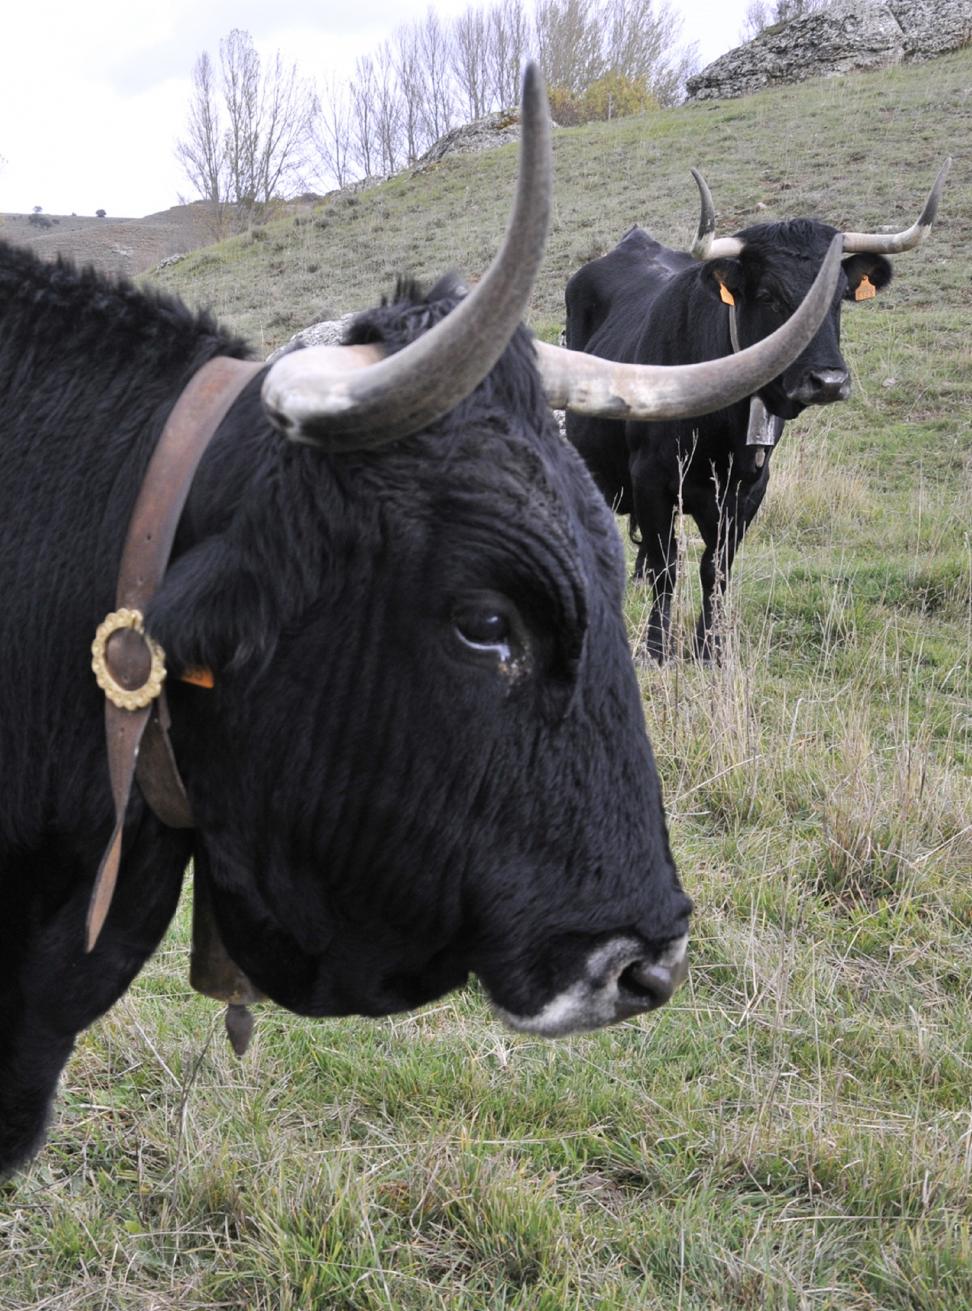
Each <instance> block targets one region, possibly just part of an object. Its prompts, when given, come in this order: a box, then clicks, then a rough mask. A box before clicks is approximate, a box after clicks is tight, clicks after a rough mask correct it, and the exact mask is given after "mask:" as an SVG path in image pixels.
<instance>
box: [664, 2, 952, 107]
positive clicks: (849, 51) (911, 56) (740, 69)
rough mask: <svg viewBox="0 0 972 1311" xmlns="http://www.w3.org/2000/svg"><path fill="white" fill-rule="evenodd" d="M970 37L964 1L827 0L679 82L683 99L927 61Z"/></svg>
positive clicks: (737, 93) (740, 93) (721, 96)
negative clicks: (830, 1)
mask: <svg viewBox="0 0 972 1311" xmlns="http://www.w3.org/2000/svg"><path fill="white" fill-rule="evenodd" d="M970 41H972V0H835V3H833V4H831V5H828V6H827V8H826V9H820V10H817V11H816V12H815V13H812V14H806V15H804V17H802V18H795V19H793V20H792V22H789V23H778V24H776V25H775V26H774V27H769V28H766V30H765V31H763V32H761V33H760V34H759V36H757V37H756V38H755V40H753V41H750V42H749V43H748V44H747V45H744V46H740V47H739V48H738V49H737V50H730V51H729V53H728V54H726V55H722V56H721V57H720V58H719V59H717V60H716V61H715V62H714V63H712V64H709V65H708V67H707V68H704V69H703V70H702V72H701V73H698V74H696V76H695V77H691V78H689V80H688V82H687V83H686V89H687V91H688V97H689V99H690V100H725V99H730V98H732V97H733V96H744V95H749V94H750V93H751V92H753V91H759V90H761V89H762V88H763V87H767V86H778V85H780V84H781V83H787V82H804V81H806V80H807V79H809V78H813V77H833V76H837V75H839V74H842V73H850V72H856V71H859V70H863V69H870V68H886V67H888V66H889V65H892V64H898V63H901V62H902V61H912V60H921V59H932V58H934V57H935V56H937V55H941V54H944V53H945V52H946V51H948V50H957V49H958V48H959V47H960V46H963V45H967V44H968V43H969V42H970Z"/></svg>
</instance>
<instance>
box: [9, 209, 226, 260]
mask: <svg viewBox="0 0 972 1311" xmlns="http://www.w3.org/2000/svg"><path fill="white" fill-rule="evenodd" d="M31 219H33V222H32V221H31ZM38 220H41V221H40V222H38ZM0 237H3V238H5V239H6V240H7V241H14V242H17V243H18V244H20V245H24V246H31V247H33V249H34V250H36V251H37V253H38V255H40V256H41V257H42V258H44V259H54V258H55V257H56V256H57V255H64V256H66V257H67V258H68V259H71V260H73V261H74V262H75V263H76V264H93V265H94V267H95V268H96V269H98V270H99V271H100V272H102V273H116V274H117V273H122V274H126V275H127V276H129V277H133V276H134V275H135V274H137V273H144V272H145V271H146V270H148V269H153V268H156V267H157V266H158V265H159V264H160V263H161V261H162V260H164V259H166V258H168V257H169V256H171V255H181V254H185V253H186V252H187V251H190V250H198V249H199V247H200V246H208V245H210V244H211V243H212V242H213V241H215V240H216V238H217V234H216V230H215V224H214V222H213V215H212V207H211V206H210V205H209V204H208V203H207V202H206V201H203V200H200V201H196V202H195V203H194V204H192V205H175V206H173V208H172V209H166V210H162V211H161V212H160V213H158V214H149V215H147V217H145V218H140V219H139V218H110V217H109V218H103V219H99V218H88V217H86V216H85V217H81V216H79V215H77V214H43V215H28V214H3V215H2V216H0Z"/></svg>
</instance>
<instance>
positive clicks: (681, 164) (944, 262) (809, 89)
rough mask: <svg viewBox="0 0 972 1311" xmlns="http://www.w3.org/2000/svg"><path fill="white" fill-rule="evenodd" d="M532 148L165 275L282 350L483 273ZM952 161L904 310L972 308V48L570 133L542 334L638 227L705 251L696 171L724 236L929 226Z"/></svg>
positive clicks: (562, 157) (400, 188)
mask: <svg viewBox="0 0 972 1311" xmlns="http://www.w3.org/2000/svg"><path fill="white" fill-rule="evenodd" d="M516 154H517V148H516V147H515V146H512V145H511V146H504V147H501V148H499V149H497V150H491V151H489V152H487V153H485V154H481V155H474V156H456V157H450V158H447V159H444V160H443V161H442V162H441V163H439V164H437V165H434V166H433V167H431V168H429V169H427V170H426V171H424V172H422V173H415V174H402V175H399V176H398V177H395V178H392V179H390V180H389V181H387V182H384V183H382V184H381V185H379V186H376V187H374V188H373V189H371V190H368V191H365V192H362V193H361V194H359V195H343V196H337V197H334V198H329V199H327V200H325V201H324V202H322V203H320V204H318V205H316V206H313V207H311V208H309V209H308V210H307V212H305V213H303V214H297V215H294V216H292V217H291V218H289V219H287V220H286V221H284V222H278V223H274V224H270V225H268V226H267V227H266V228H263V229H258V230H256V231H254V232H252V233H251V234H249V235H246V236H242V237H238V238H234V239H233V240H230V241H227V242H224V243H222V244H221V245H219V246H213V247H211V248H209V249H207V250H203V251H198V252H197V253H196V254H194V255H191V256H190V257H189V258H188V259H186V260H182V261H180V262H179V263H178V264H176V265H174V266H172V267H170V268H166V269H165V270H164V271H163V272H162V273H160V274H158V275H152V276H153V277H154V278H155V279H156V280H157V281H158V282H160V283H161V284H162V285H164V286H166V287H169V288H171V289H173V290H175V291H178V292H180V293H181V294H183V295H184V296H186V297H187V298H188V299H189V300H191V301H193V302H196V303H205V304H207V305H210V306H212V307H213V308H214V309H215V310H216V312H217V313H218V314H219V315H220V316H221V317H222V318H223V319H225V320H226V321H227V322H228V323H229V324H231V325H232V326H233V327H235V328H236V329H237V330H240V331H242V332H244V333H245V334H246V335H248V336H249V337H250V338H251V340H252V341H253V343H254V346H255V347H256V349H258V350H260V351H269V350H271V349H272V348H274V347H276V346H278V345H280V344H281V343H282V342H283V341H285V340H286V339H287V338H288V337H289V336H290V335H291V333H293V332H294V331H296V330H297V329H298V328H301V327H303V326H305V325H306V324H308V323H312V322H315V321H317V320H319V319H323V318H335V317H338V316H339V315H340V314H342V313H344V312H346V311H349V310H355V309H360V308H362V307H363V306H365V305H368V304H371V303H373V302H374V301H376V300H377V299H379V298H380V297H381V295H383V294H387V293H388V292H389V291H390V290H391V289H392V288H393V286H394V282H395V278H396V276H397V275H398V274H399V273H401V272H408V273H411V274H414V275H416V276H418V277H420V278H425V279H430V278H434V277H437V276H438V275H439V274H441V273H442V272H444V271H445V270H447V269H450V268H457V269H459V270H460V271H462V272H463V273H465V274H470V275H471V274H476V273H479V272H480V271H481V270H482V269H483V268H484V267H485V266H486V264H487V263H488V261H489V259H490V258H491V257H492V255H493V254H494V252H495V250H496V247H497V244H498V241H499V238H500V235H501V233H502V230H503V226H504V223H505V220H506V215H507V212H508V207H509V204H510V198H511V195H512V189H513V179H514V176H515V169H516ZM948 154H951V155H952V156H954V159H955V163H954V166H953V169H952V172H951V176H950V177H949V180H948V184H947V186H946V189H945V196H944V200H943V202H942V207H941V212H940V216H939V222H938V225H937V227H936V231H935V236H934V239H933V240H932V241H930V242H929V243H928V246H927V247H926V248H924V249H923V250H921V251H918V252H915V253H913V254H909V255H907V256H902V258H901V259H900V261H898V267H899V269H900V275H901V276H900V281H899V282H897V283H896V284H894V285H892V287H891V289H890V292H889V293H888V297H887V298H886V300H885V302H884V303H886V304H894V303H895V301H896V299H897V298H899V297H901V298H905V299H908V298H914V297H916V296H933V297H942V298H945V299H948V300H950V301H952V302H953V303H956V302H957V303H961V304H964V305H965V306H969V305H970V304H972V298H970V291H972V289H970V285H969V281H968V258H967V253H966V252H967V251H968V249H969V244H970V238H972V176H970V165H972V50H970V49H966V50H962V51H958V52H955V53H953V54H950V55H945V56H943V57H942V58H940V59H936V60H934V61H931V62H929V63H925V64H915V65H907V66H904V65H903V66H899V67H895V68H891V69H886V70H881V71H878V72H869V73H854V74H849V75H847V76H844V77H839V78H828V79H820V80H817V81H812V82H805V83H802V84H800V85H794V86H786V87H780V88H774V89H771V90H766V91H762V92H759V93H758V94H756V95H752V96H748V97H743V98H741V99H738V100H731V101H707V102H704V103H700V104H689V105H682V106H679V107H677V108H674V109H668V110H661V111H656V112H654V113H649V114H645V115H641V116H639V117H635V118H627V119H618V120H615V121H613V122H610V123H592V124H588V125H586V126H584V127H577V128H563V129H561V130H560V131H558V132H557V133H556V140H555V144H554V158H555V163H556V187H555V197H556V207H555V214H554V221H553V229H552V232H551V235H550V238H549V241H548V243H547V253H546V257H545V260H544V264H543V268H542V270H541V274H540V277H539V280H538V283H537V286H536V290H535V294H534V299H533V307H532V321H533V324H534V326H535V327H536V328H538V329H539V330H541V331H542V332H544V333H546V334H548V335H551V334H553V333H555V332H556V329H557V327H558V326H559V324H560V322H561V320H562V317H563V289H564V284H565V283H566V281H567V278H568V277H569V276H570V274H571V273H572V272H573V271H574V270H575V269H576V268H578V267H579V265H580V264H582V263H583V262H584V261H585V260H588V259H591V258H592V257H594V256H597V255H599V254H601V253H602V252H603V251H605V250H607V249H609V248H610V247H611V246H613V245H614V244H615V243H616V242H617V241H618V239H619V238H620V237H621V236H622V234H623V233H624V232H625V231H626V229H627V228H629V227H630V226H631V225H632V224H633V223H640V224H642V225H643V226H644V227H647V228H648V229H650V230H651V231H652V232H654V233H655V234H656V235H657V236H658V237H660V238H661V239H662V240H664V241H667V242H670V243H673V244H681V245H684V244H685V243H686V242H688V241H689V240H690V238H691V234H692V231H693V229H694V225H695V223H696V221H697V215H698V196H697V192H696V189H695V185H694V183H693V181H692V178H691V175H690V173H689V168H690V166H692V165H695V166H697V167H699V168H701V169H702V171H703V172H704V174H705V176H706V178H707V179H708V182H709V184H710V186H711V188H712V192H713V196H714V199H715V204H716V208H717V211H718V221H719V226H720V230H722V231H724V232H732V231H733V230H736V229H738V228H740V227H742V226H745V225H746V224H749V223H754V222H759V221H760V220H763V219H775V218H784V217H788V216H794V215H799V214H806V215H814V216H817V217H820V218H824V219H826V220H827V221H829V222H831V223H833V224H834V225H837V226H843V227H851V228H856V229H859V228H864V227H879V226H880V225H882V224H890V225H892V226H897V227H901V226H905V225H907V224H909V223H911V222H912V221H913V220H914V218H915V217H917V213H918V209H919V207H920V205H921V203H922V201H923V199H924V197H925V195H926V193H927V190H928V187H929V186H930V185H931V182H932V180H933V178H934V176H935V173H936V171H937V169H938V166H939V164H940V162H941V160H942V159H943V158H944V156H945V155H948ZM956 252H962V255H961V258H956V255H955V253H956ZM906 269H907V276H905V270H906ZM919 289H920V290H919Z"/></svg>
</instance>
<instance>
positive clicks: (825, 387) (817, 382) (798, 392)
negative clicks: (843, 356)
mask: <svg viewBox="0 0 972 1311" xmlns="http://www.w3.org/2000/svg"><path fill="white" fill-rule="evenodd" d="M850 392H851V381H850V374H849V373H848V372H847V370H846V369H811V370H810V371H809V372H808V373H805V374H804V375H803V377H802V378H801V379H800V382H799V385H798V386H797V387H796V388H794V390H793V391H788V393H787V394H788V396H789V398H790V400H793V401H798V402H799V403H800V404H801V405H832V404H833V403H834V401H846V400H847V397H848V396H849V395H850Z"/></svg>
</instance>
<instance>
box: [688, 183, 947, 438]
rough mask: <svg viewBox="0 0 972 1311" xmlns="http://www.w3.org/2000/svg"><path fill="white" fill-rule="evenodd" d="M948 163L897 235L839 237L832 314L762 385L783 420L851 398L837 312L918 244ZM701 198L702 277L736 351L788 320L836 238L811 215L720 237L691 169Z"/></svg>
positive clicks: (879, 285)
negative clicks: (894, 257) (891, 256)
mask: <svg viewBox="0 0 972 1311" xmlns="http://www.w3.org/2000/svg"><path fill="white" fill-rule="evenodd" d="M950 163H951V161H950V160H946V161H945V163H944V164H943V166H942V168H941V170H940V172H939V174H938V177H937V179H936V181H935V184H934V186H933V187H932V189H931V192H930V193H929V196H928V199H927V200H926V202H925V206H924V208H923V210H922V212H921V215H920V217H919V218H918V220H917V222H916V223H914V224H913V225H912V227H910V228H908V229H906V230H905V231H903V232H899V233H894V234H872V233H852V232H844V233H842V234H841V237H842V245H843V249H844V250H845V251H847V252H852V253H850V254H848V256H847V258H846V259H845V260H844V261H843V269H842V277H841V279H840V283H839V286H838V289H837V291H836V293H835V295H834V300H833V304H832V305H831V308H830V312H829V314H827V316H826V317H825V318H824V320H823V322H822V323H821V325H820V328H819V329H818V331H817V333H816V335H815V336H814V338H813V340H812V341H811V342H810V343H809V344H808V346H807V347H806V348H805V350H803V351H802V353H801V354H800V355H799V356H798V357H797V358H796V359H795V360H794V361H793V362H792V363H791V364H790V365H788V367H787V368H786V369H785V370H784V371H783V372H782V373H780V374H779V375H778V376H777V377H775V378H774V379H773V380H772V381H771V382H770V383H769V384H768V385H766V386H765V387H763V388H762V389H761V390H760V392H759V395H760V398H761V399H762V400H763V402H764V404H765V405H766V406H767V408H768V409H769V410H770V411H771V412H772V413H773V414H776V415H778V416H779V417H780V418H783V419H792V418H795V417H796V415H798V414H799V413H800V411H801V410H803V409H804V408H805V407H806V406H807V405H828V404H830V403H832V402H833V401H841V400H846V398H847V397H848V396H849V395H850V390H851V381H850V373H849V371H848V369H847V365H846V363H845V361H844V358H843V355H842V354H841V350H840V310H841V304H842V302H843V301H845V300H849V301H859V300H870V299H872V298H873V297H874V296H875V295H877V293H878V292H879V291H880V290H882V289H883V288H884V287H886V286H887V285H888V283H889V282H890V281H891V272H892V270H891V264H890V262H889V261H888V260H887V259H886V258H885V255H886V254H888V253H893V252H896V251H900V250H909V249H912V248H913V247H915V246H917V245H920V244H921V242H922V241H924V240H925V238H926V237H927V235H928V233H929V232H930V231H931V226H932V223H933V222H934V219H935V214H936V212H937V209H938V202H939V198H940V195H941V191H942V187H943V185H944V181H945V176H946V173H947V171H948V168H949V165H950ZM692 173H693V176H694V177H695V180H696V183H697V185H698V188H699V192H700V195H701V202H702V207H701V216H700V220H699V230H698V233H697V235H696V238H695V242H694V244H693V247H692V254H693V255H694V256H695V257H696V258H697V259H701V260H704V261H705V264H704V268H703V281H704V284H705V285H706V287H707V288H708V290H709V291H710V292H711V294H712V295H713V296H715V297H718V298H719V299H720V300H721V301H722V302H723V303H724V304H725V305H726V306H727V310H726V313H727V316H731V318H732V320H734V321H733V322H731V331H732V333H733V335H734V346H735V348H736V349H739V348H740V347H742V346H744V345H749V344H751V343H752V342H755V341H759V340H760V339H761V338H762V337H763V336H765V335H766V334H767V333H769V332H772V331H774V330H775V329H776V328H778V327H779V326H780V324H781V323H783V322H785V321H786V319H787V318H788V317H789V315H790V314H791V313H792V312H793V309H794V308H795V306H796V305H798V304H799V303H800V301H801V300H802V298H803V296H804V294H805V293H806V290H807V288H808V287H809V286H810V284H811V282H812V280H813V278H814V275H815V273H816V271H817V269H818V268H819V267H820V264H821V261H822V260H823V258H824V256H825V255H826V253H827V250H828V248H829V246H830V243H831V242H832V240H833V238H834V236H835V235H836V230H835V229H834V228H831V227H828V226H827V225H826V224H824V223H819V222H817V221H815V220H811V219H793V220H790V221H787V222H782V223H761V224H756V225H754V226H752V227H749V228H745V229H744V230H743V231H741V232H739V233H737V234H736V235H735V236H733V237H724V238H716V237H715V236H714V231H715V211H714V208H713V205H712V197H711V194H710V193H709V189H708V187H707V186H706V183H705V180H704V179H703V178H702V176H701V174H700V173H698V171H697V170H695V169H693V170H692Z"/></svg>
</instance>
